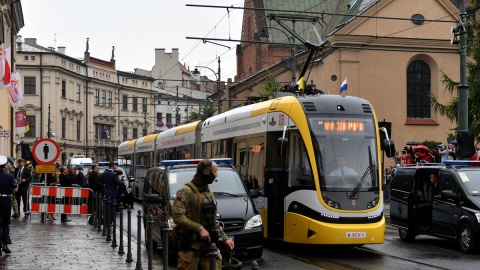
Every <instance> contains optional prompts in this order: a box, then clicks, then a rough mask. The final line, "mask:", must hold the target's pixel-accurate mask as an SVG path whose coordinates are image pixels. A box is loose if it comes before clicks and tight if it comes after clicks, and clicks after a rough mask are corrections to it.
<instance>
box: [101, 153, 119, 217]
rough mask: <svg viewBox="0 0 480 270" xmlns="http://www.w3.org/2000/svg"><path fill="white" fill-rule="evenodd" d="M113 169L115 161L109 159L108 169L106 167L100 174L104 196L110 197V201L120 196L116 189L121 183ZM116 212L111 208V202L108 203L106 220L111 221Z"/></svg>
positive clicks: (116, 199)
mask: <svg viewBox="0 0 480 270" xmlns="http://www.w3.org/2000/svg"><path fill="white" fill-rule="evenodd" d="M114 170H115V162H113V161H110V162H109V163H108V169H106V170H105V171H104V172H103V173H102V176H101V179H102V182H103V192H104V193H105V197H107V198H110V201H111V202H113V200H115V201H116V202H118V199H119V198H120V196H119V194H118V189H119V188H120V186H121V185H122V182H121V181H120V179H118V176H117V174H116V173H115V172H114ZM115 213H116V209H115V210H114V209H113V203H112V204H110V209H107V215H108V217H109V220H108V222H109V223H112V221H113V218H114V215H115Z"/></svg>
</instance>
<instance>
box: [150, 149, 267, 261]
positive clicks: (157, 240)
mask: <svg viewBox="0 0 480 270" xmlns="http://www.w3.org/2000/svg"><path fill="white" fill-rule="evenodd" d="M211 160H212V161H215V163H217V165H218V177H217V180H216V181H214V182H213V183H212V184H210V185H209V187H210V190H211V191H212V192H213V194H214V196H215V200H216V202H217V218H218V220H219V223H220V226H222V228H223V231H224V232H225V233H226V234H227V235H228V236H229V237H230V238H233V241H234V242H235V252H236V253H237V254H238V253H240V252H246V253H247V255H248V256H249V257H252V258H260V257H261V256H262V254H263V228H262V218H261V216H260V213H259V211H258V210H257V209H256V208H255V205H254V203H253V201H252V199H253V198H256V197H258V196H259V192H258V189H252V190H249V191H247V188H246V186H245V185H244V183H243V181H242V180H241V178H240V176H239V174H238V173H237V171H236V170H235V168H234V167H233V166H232V165H231V164H232V159H228V158H227V159H211ZM200 161H201V160H200V159H195V160H168V161H162V162H161V163H160V166H158V167H153V168H150V169H149V170H148V172H147V175H146V179H145V186H144V199H143V211H144V215H143V216H144V227H145V242H146V243H148V240H149V239H148V220H147V219H148V216H149V215H152V216H153V220H154V223H153V226H152V229H153V231H152V241H153V246H154V248H156V247H160V246H161V244H162V223H163V224H167V223H168V224H169V226H170V227H171V228H172V227H173V226H174V224H173V219H172V206H173V199H174V197H175V195H176V193H177V190H179V189H180V188H182V187H183V186H184V185H185V184H186V183H187V182H189V181H191V180H192V179H193V176H194V175H195V173H196V170H197V165H198V163H199V162H200ZM220 249H222V246H220ZM224 249H225V247H224ZM175 252H176V251H175V250H173V247H172V246H171V245H170V253H175Z"/></svg>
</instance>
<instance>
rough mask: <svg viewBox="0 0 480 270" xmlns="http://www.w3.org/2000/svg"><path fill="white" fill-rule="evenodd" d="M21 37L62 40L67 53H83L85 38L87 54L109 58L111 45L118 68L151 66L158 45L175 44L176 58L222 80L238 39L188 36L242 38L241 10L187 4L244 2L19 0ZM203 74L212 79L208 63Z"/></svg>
mask: <svg viewBox="0 0 480 270" xmlns="http://www.w3.org/2000/svg"><path fill="white" fill-rule="evenodd" d="M21 3H22V9H23V18H24V21H25V26H24V27H23V28H22V29H21V30H20V33H19V34H20V35H22V37H23V38H37V44H39V45H41V46H44V47H56V48H58V47H59V46H65V47H66V54H67V55H69V56H72V57H76V58H80V57H81V58H83V53H84V51H85V44H86V40H87V38H90V42H89V52H90V56H92V57H95V58H100V59H102V60H107V61H109V60H110V58H111V56H112V46H115V60H116V65H117V70H122V71H128V72H133V71H134V69H135V68H141V69H146V70H151V68H152V67H153V65H154V64H155V60H154V54H155V49H156V48H165V49H166V50H167V52H170V51H171V49H172V48H178V49H179V54H180V62H181V63H184V64H185V65H186V67H187V68H190V70H193V69H194V68H195V66H196V65H201V66H208V67H210V68H211V69H213V70H215V72H217V70H218V62H217V58H218V57H219V56H220V57H221V58H220V59H221V77H222V80H227V78H233V77H234V76H235V75H236V58H235V46H236V44H237V43H236V42H228V41H226V42H221V41H213V42H215V43H220V44H223V45H225V46H228V47H230V49H228V48H226V47H223V46H218V45H215V44H212V43H208V42H207V43H203V42H202V41H201V40H193V39H187V38H186V37H202V38H203V37H210V38H222V39H228V38H231V39H235V40H238V39H240V33H241V30H242V19H243V10H241V9H233V10H232V9H230V12H229V13H228V12H227V10H226V9H223V8H222V9H221V8H205V7H187V6H186V4H195V5H212V6H232V5H233V6H237V7H241V6H243V3H244V2H243V1H242V0H82V1H78V0H21ZM202 75H206V76H208V77H209V78H210V79H212V80H215V79H216V78H215V74H213V72H212V71H209V70H208V69H203V70H202Z"/></svg>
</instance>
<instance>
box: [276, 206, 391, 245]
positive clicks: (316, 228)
mask: <svg viewBox="0 0 480 270" xmlns="http://www.w3.org/2000/svg"><path fill="white" fill-rule="evenodd" d="M385 226H386V223H385V218H382V219H381V220H380V221H378V222H374V223H362V224H338V223H326V222H320V221H317V220H313V219H310V218H307V217H305V216H301V215H297V214H293V213H288V214H287V217H286V222H285V232H286V233H285V241H287V242H292V243H301V244H319V245H363V244H382V243H383V242H384V240H385V229H386V228H385Z"/></svg>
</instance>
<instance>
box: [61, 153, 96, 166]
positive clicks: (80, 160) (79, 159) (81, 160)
mask: <svg viewBox="0 0 480 270" xmlns="http://www.w3.org/2000/svg"><path fill="white" fill-rule="evenodd" d="M65 165H66V166H67V168H68V167H75V166H80V165H81V166H83V167H88V166H91V165H93V161H92V159H91V158H87V157H85V156H84V155H73V156H72V157H71V158H69V159H68V160H67V162H66V164H65Z"/></svg>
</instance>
